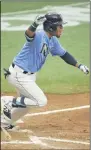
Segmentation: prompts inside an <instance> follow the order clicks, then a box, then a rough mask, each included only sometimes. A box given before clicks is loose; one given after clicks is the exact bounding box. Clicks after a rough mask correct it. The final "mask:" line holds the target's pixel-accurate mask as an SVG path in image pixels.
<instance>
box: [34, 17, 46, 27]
mask: <svg viewBox="0 0 91 150" xmlns="http://www.w3.org/2000/svg"><path fill="white" fill-rule="evenodd" d="M45 20H46V17H45V15H38V16H37V17H36V18H35V21H34V22H35V23H36V24H37V25H39V24H42V23H43V22H44V21H45Z"/></svg>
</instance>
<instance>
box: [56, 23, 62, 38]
mask: <svg viewBox="0 0 91 150" xmlns="http://www.w3.org/2000/svg"><path fill="white" fill-rule="evenodd" d="M62 32H63V26H57V30H56V32H55V36H56V37H57V38H60V36H61V35H62Z"/></svg>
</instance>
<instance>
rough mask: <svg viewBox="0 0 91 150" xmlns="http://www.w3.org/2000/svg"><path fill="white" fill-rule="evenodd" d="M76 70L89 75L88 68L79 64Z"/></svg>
mask: <svg viewBox="0 0 91 150" xmlns="http://www.w3.org/2000/svg"><path fill="white" fill-rule="evenodd" d="M78 68H79V69H80V70H81V71H83V72H84V73H85V74H88V73H89V68H88V67H87V66H85V65H82V64H80V65H79V66H78Z"/></svg>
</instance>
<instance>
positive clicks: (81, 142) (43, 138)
mask: <svg viewBox="0 0 91 150" xmlns="http://www.w3.org/2000/svg"><path fill="white" fill-rule="evenodd" d="M39 139H41V140H48V141H55V142H66V143H73V144H84V145H89V144H90V143H89V142H83V141H73V140H67V139H57V138H51V137H39Z"/></svg>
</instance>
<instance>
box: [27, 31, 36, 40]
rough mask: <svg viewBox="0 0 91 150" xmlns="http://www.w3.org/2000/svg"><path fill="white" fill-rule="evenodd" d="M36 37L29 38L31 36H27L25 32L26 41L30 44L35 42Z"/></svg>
mask: <svg viewBox="0 0 91 150" xmlns="http://www.w3.org/2000/svg"><path fill="white" fill-rule="evenodd" d="M34 37H35V36H33V37H29V36H28V35H27V34H26V32H25V38H26V40H27V41H28V42H32V41H33V40H34Z"/></svg>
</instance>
